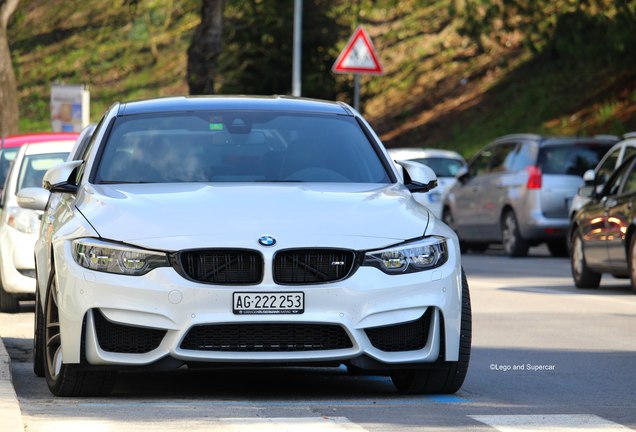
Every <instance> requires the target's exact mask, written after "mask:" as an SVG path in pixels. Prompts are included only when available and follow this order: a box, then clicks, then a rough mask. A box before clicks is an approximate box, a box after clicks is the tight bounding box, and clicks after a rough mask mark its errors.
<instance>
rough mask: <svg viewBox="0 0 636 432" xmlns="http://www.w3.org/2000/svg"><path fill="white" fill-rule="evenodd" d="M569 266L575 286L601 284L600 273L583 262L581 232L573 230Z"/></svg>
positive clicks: (595, 285)
mask: <svg viewBox="0 0 636 432" xmlns="http://www.w3.org/2000/svg"><path fill="white" fill-rule="evenodd" d="M630 262H631V260H630ZM570 268H571V270H572V279H574V285H575V286H576V287H577V288H581V289H590V288H598V286H599V285H600V284H601V276H602V275H601V273H598V272H595V271H594V270H591V269H590V268H589V267H588V266H587V263H586V262H585V252H584V251H583V239H582V238H581V234H579V233H578V232H576V231H574V234H573V235H572V256H571V257H570Z"/></svg>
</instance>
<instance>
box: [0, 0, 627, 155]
mask: <svg viewBox="0 0 636 432" xmlns="http://www.w3.org/2000/svg"><path fill="white" fill-rule="evenodd" d="M451 1H452V0H438V1H422V0H403V1H399V2H397V1H374V2H371V1H369V2H366V1H359V2H357V4H360V5H361V6H360V14H359V18H358V20H359V22H361V23H363V24H364V25H365V27H366V28H367V30H368V31H369V33H370V34H371V36H372V38H373V41H374V44H375V45H376V48H377V49H378V50H379V52H380V56H381V59H382V62H383V64H384V67H385V70H386V74H385V75H384V76H382V77H364V78H363V80H362V84H363V85H362V98H363V99H362V100H363V112H364V113H365V114H366V115H367V116H368V117H369V119H370V120H371V122H372V124H373V125H374V127H375V128H376V129H377V130H378V131H379V132H380V134H381V135H382V138H383V140H384V141H385V143H386V144H387V145H388V146H432V147H444V148H451V149H457V150H459V151H461V152H463V153H464V154H466V155H470V154H472V153H473V152H474V151H475V150H476V149H478V148H479V147H480V146H482V145H483V144H485V143H486V142H488V141H489V140H491V139H492V138H494V137H496V136H499V135H503V134H506V133H513V132H537V133H545V134H598V133H614V134H620V133H623V132H626V131H630V130H636V114H635V113H636V68H634V60H633V56H628V55H625V56H624V58H621V56H620V53H618V54H619V55H616V56H613V57H608V56H605V55H603V52H602V50H603V46H600V47H599V49H597V50H594V49H587V50H581V49H579V48H580V47H577V46H575V47H574V48H572V47H571V46H570V47H569V48H568V50H566V51H563V49H561V48H559V49H556V48H553V49H546V50H544V51H542V52H540V53H536V52H533V51H532V50H530V49H529V48H528V45H527V44H525V43H524V41H525V39H524V34H523V33H522V32H521V31H520V30H518V29H506V30H505V31H504V30H501V31H499V32H497V34H496V35H493V37H491V38H487V40H486V42H485V44H484V47H483V49H480V47H479V46H478V45H477V44H475V41H474V40H473V39H470V38H468V37H467V36H462V35H461V34H460V31H459V30H460V26H461V20H460V19H458V17H457V16H456V15H454V14H451V13H450V12H449V5H450V3H451ZM198 5H199V2H198V1H196V0H185V1H178V2H174V3H173V2H171V1H169V0H165V1H159V0H156V1H149V0H146V1H136V2H135V1H123V0H121V1H115V2H106V1H99V0H66V1H64V2H57V1H56V2H50V1H45V0H22V1H21V2H20V6H19V8H18V11H17V12H16V15H15V16H14V18H13V20H12V22H11V24H10V29H9V37H10V45H11V49H12V53H13V58H14V65H15V68H16V75H17V78H18V81H19V92H20V98H21V99H20V104H21V108H20V111H21V113H20V114H21V131H23V132H24V131H32V130H47V129H48V128H49V120H48V116H49V114H48V104H49V90H50V84H51V83H52V82H66V83H88V84H89V85H90V89H91V117H92V119H93V120H97V119H98V118H99V116H101V114H102V113H103V112H104V110H105V109H106V108H107V107H108V106H109V105H110V104H111V103H112V102H114V101H117V100H131V99H138V98H144V97H155V96H164V95H177V94H185V93H186V92H187V86H186V83H185V72H186V49H187V46H188V44H189V41H190V38H191V36H192V31H193V29H194V28H195V27H196V25H197V24H198V15H197V13H198V7H199V6H198ZM167 10H170V11H171V12H170V13H166V11H167ZM353 24H354V23H353V22H352V25H353ZM607 25H608V26H611V25H615V26H616V25H624V24H620V23H612V22H610V21H608V23H607ZM574 33H575V34H576V32H574ZM583 33H585V32H583ZM588 33H589V32H588ZM590 34H591V36H590V38H591V39H590V38H588V39H585V38H582V39H581V40H579V41H578V42H577V41H574V42H572V44H574V45H576V44H580V45H581V46H584V47H590V46H592V47H594V46H596V45H602V41H600V40H599V42H598V43H595V39H594V37H595V35H594V34H592V33H590ZM561 39H564V40H567V37H565V38H564V37H562V38H561ZM558 42H559V40H557V41H551V43H552V44H553V47H557V48H558V47H560V45H559V43H558ZM344 43H345V41H344V40H343V41H342V44H344ZM561 45H563V44H561ZM564 53H565V54H567V55H565V54H564ZM290 62H291V60H290ZM348 79H350V78H349V77H346V76H343V77H339V80H348ZM350 97H351V95H347V94H344V95H342V99H343V100H346V101H348V102H351V99H350Z"/></svg>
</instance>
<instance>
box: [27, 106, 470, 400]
mask: <svg viewBox="0 0 636 432" xmlns="http://www.w3.org/2000/svg"><path fill="white" fill-rule="evenodd" d="M77 159H78V160H76V161H71V162H66V163H65V164H62V165H61V166H58V167H56V168H53V169H51V170H50V171H48V172H47V174H46V175H45V178H44V185H45V189H42V188H39V189H38V188H31V189H24V190H22V191H21V192H20V194H19V200H20V202H21V204H22V205H23V206H25V207H27V208H32V209H38V210H45V213H44V217H43V223H42V226H41V232H40V239H39V240H38V242H37V245H36V260H37V280H38V287H39V289H38V291H37V298H36V326H35V335H34V343H35V350H34V370H35V372H36V374H38V375H40V376H46V380H47V383H48V386H49V389H50V390H51V391H52V393H54V394H55V395H59V396H68V395H95V394H106V393H108V392H109V391H110V390H111V387H112V385H113V382H114V379H115V374H116V372H117V371H118V370H126V368H128V367H130V366H144V367H145V366H150V365H155V366H162V367H168V368H169V367H173V368H176V367H180V366H182V365H184V364H185V365H207V366H214V365H228V364H230V365H241V364H249V365H252V366H253V365H258V364H262V365H269V366H272V365H290V364H297V365H306V364H312V365H316V364H324V365H325V366H336V367H337V366H338V365H340V364H345V365H347V366H350V367H352V368H353V369H355V370H356V372H359V371H364V370H369V371H374V372H377V371H385V373H386V374H387V375H390V376H391V377H392V379H393V382H394V383H395V385H396V387H397V389H398V390H399V391H401V392H404V393H431V392H433V393H452V392H455V391H457V390H458V389H459V388H460V387H461V385H462V383H463V381H464V377H465V376H466V371H467V368H468V361H469V356H470V339H471V312H470V297H469V291H468V284H467V282H466V277H465V275H464V274H463V272H462V268H461V260H460V253H459V243H458V240H457V237H456V235H455V234H454V232H453V231H452V230H451V229H450V228H449V227H447V226H446V225H445V224H444V223H442V222H441V221H440V220H438V219H436V218H435V217H433V215H432V214H431V213H430V212H429V211H428V210H427V209H426V208H424V207H422V206H420V205H416V203H415V201H414V200H413V196H412V194H413V193H417V192H420V191H421V192H426V191H428V190H429V189H430V188H432V187H434V186H435V183H436V178H435V174H434V173H433V171H432V170H430V169H429V168H427V167H425V166H423V165H421V164H418V163H415V162H400V167H399V168H398V167H396V165H394V164H393V163H392V162H391V160H390V158H389V156H388V153H387V152H386V150H385V149H384V147H383V146H382V144H381V142H380V141H379V139H378V138H377V136H376V135H375V133H374V132H373V131H372V129H371V128H370V126H369V125H368V123H367V122H366V121H365V120H364V119H363V118H362V117H361V116H360V114H358V113H357V112H356V111H354V110H353V109H352V108H351V107H349V106H348V105H346V104H342V103H335V102H320V101H313V100H304V99H293V98H286V97H272V98H262V97H259V98H249V97H233V98H229V97H209V98H208V97H197V98H167V99H156V100H149V101H140V102H131V103H122V104H115V105H113V106H112V107H111V108H110V109H109V110H108V112H107V113H106V114H105V116H104V118H103V119H102V121H101V122H100V123H99V124H98V126H97V128H96V129H95V131H94V132H93V138H92V141H91V145H90V146H88V147H87V148H86V150H85V153H84V154H83V155H80V156H78V157H77ZM404 173H408V177H407V178H408V179H409V180H408V181H406V182H405V181H404V178H405V175H404ZM47 203H48V204H47Z"/></svg>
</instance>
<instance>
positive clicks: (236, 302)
mask: <svg viewBox="0 0 636 432" xmlns="http://www.w3.org/2000/svg"><path fill="white" fill-rule="evenodd" d="M232 311H233V312H234V313H235V314H237V315H247V314H301V313H303V312H304V311H305V293H304V292H276V293H272V292H269V293H268V292H235V293H234V295H233V296H232Z"/></svg>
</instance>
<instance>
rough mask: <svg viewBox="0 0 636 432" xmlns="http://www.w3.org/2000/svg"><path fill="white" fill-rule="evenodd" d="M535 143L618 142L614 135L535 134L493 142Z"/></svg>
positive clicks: (512, 136)
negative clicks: (519, 141)
mask: <svg viewBox="0 0 636 432" xmlns="http://www.w3.org/2000/svg"><path fill="white" fill-rule="evenodd" d="M514 140H524V141H536V142H538V143H539V145H540V146H549V145H563V144H586V143H589V144H604V145H612V144H614V143H616V142H618V141H619V140H620V138H619V137H617V136H614V135H594V136H589V137H585V136H542V135H536V134H511V135H504V136H502V137H499V138H497V139H496V140H495V141H494V142H495V143H498V142H502V141H514Z"/></svg>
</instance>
